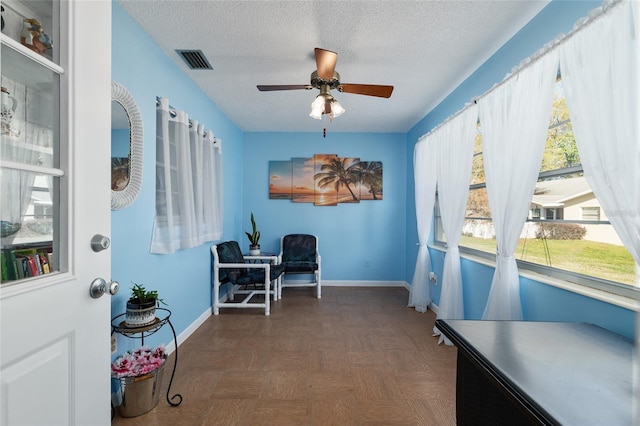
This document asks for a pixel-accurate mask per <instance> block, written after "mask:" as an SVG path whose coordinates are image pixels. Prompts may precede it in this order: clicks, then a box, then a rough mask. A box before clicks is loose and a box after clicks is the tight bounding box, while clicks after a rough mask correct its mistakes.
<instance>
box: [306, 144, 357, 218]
mask: <svg viewBox="0 0 640 426" xmlns="http://www.w3.org/2000/svg"><path fill="white" fill-rule="evenodd" d="M327 157H328V158H327ZM314 162H315V168H316V170H317V171H318V172H317V173H316V174H315V175H314V176H313V178H314V181H315V187H316V199H315V204H316V205H330V204H333V205H335V204H337V203H340V202H342V203H348V202H351V203H358V202H360V192H359V190H358V188H357V185H358V183H359V182H360V170H359V169H358V167H357V164H358V163H359V162H360V159H359V158H340V157H338V156H337V155H330V156H325V155H322V154H318V155H315V156H314ZM354 191H357V192H354Z"/></svg>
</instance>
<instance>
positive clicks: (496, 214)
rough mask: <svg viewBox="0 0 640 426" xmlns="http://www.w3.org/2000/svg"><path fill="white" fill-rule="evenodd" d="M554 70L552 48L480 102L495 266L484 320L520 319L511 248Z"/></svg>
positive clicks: (532, 179)
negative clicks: (494, 234)
mask: <svg viewBox="0 0 640 426" xmlns="http://www.w3.org/2000/svg"><path fill="white" fill-rule="evenodd" d="M557 70H558V54H557V49H554V50H552V51H549V52H547V53H545V54H544V55H543V56H542V57H540V58H538V59H537V60H536V61H535V62H534V63H531V64H530V65H528V66H527V68H525V69H524V70H522V71H519V72H518V73H517V74H515V75H512V76H509V77H507V79H506V80H505V81H504V82H503V83H501V84H500V86H498V87H496V88H494V89H493V90H492V91H491V92H490V93H489V94H487V95H486V96H484V97H483V98H482V99H480V100H479V101H478V110H479V116H480V125H481V126H482V147H483V157H484V170H485V177H486V184H487V194H488V198H489V207H490V209H491V217H492V219H493V225H494V228H495V233H496V247H497V253H496V270H495V272H494V275H493V280H492V282H491V290H490V291H489V299H488V301H487V305H486V306H485V310H484V313H483V315H482V319H485V320H521V319H522V306H521V303H520V282H519V276H518V266H517V264H516V259H515V257H514V251H515V249H516V246H517V244H518V239H519V237H520V233H521V231H522V227H523V225H524V222H525V220H526V218H527V213H528V210H529V208H530V203H531V199H532V197H533V191H534V189H535V185H536V181H537V178H538V173H539V171H540V164H541V162H542V154H543V152H544V145H545V140H546V134H547V128H548V126H549V118H550V116H551V105H552V101H553V90H554V84H555V79H556V75H557Z"/></svg>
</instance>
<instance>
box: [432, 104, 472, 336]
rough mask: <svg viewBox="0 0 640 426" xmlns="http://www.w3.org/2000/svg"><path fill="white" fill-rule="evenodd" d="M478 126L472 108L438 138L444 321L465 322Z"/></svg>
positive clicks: (445, 127)
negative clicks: (467, 222)
mask: <svg viewBox="0 0 640 426" xmlns="http://www.w3.org/2000/svg"><path fill="white" fill-rule="evenodd" d="M477 124H478V108H477V106H476V105H471V106H469V107H468V108H466V109H465V110H464V111H463V112H461V113H460V114H459V115H457V116H456V117H454V118H453V119H451V120H450V121H448V122H446V123H445V124H444V125H443V126H442V127H441V128H440V129H438V130H437V131H436V134H435V135H434V137H435V139H436V143H437V152H438V158H439V160H438V165H439V167H438V172H437V174H438V205H439V207H440V216H441V218H442V227H443V229H444V233H445V235H446V238H447V252H446V253H445V257H444V268H443V271H442V280H441V283H442V284H441V285H442V288H441V290H440V303H439V304H438V318H443V319H464V303H463V297H462V273H461V271H460V251H459V250H458V242H459V241H460V234H461V233H462V226H463V225H464V217H465V211H466V209H467V196H468V194H469V181H470V180H471V163H472V161H473V143H474V140H475V135H476V129H477ZM433 332H434V334H435V335H436V336H440V338H439V339H438V343H442V342H443V341H444V342H445V344H447V345H449V346H451V345H452V343H451V341H449V339H447V338H446V337H445V336H444V335H443V334H442V333H441V332H440V330H438V328H437V327H433Z"/></svg>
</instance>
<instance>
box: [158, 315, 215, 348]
mask: <svg viewBox="0 0 640 426" xmlns="http://www.w3.org/2000/svg"><path fill="white" fill-rule="evenodd" d="M210 316H211V307H208V308H207V310H206V311H204V312H203V313H202V315H200V316H199V317H198V318H196V320H195V321H194V322H192V323H191V324H190V325H189V326H188V327H187V328H186V329H185V330H184V331H183V332H182V333H180V334H179V335H178V336H177V337H178V346H180V345H181V344H182V342H184V341H185V340H187V339H188V338H189V336H191V335H192V334H193V333H194V332H195V331H196V330H197V329H198V327H200V326H201V325H202V324H204V322H205V321H206V320H207V319H208V318H209V317H210ZM166 349H167V354H171V353H173V351H174V350H175V349H176V342H174V341H172V342H171V343H169V344H168V345H167V348H166Z"/></svg>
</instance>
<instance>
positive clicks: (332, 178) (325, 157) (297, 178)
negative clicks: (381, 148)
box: [269, 154, 382, 206]
mask: <svg viewBox="0 0 640 426" xmlns="http://www.w3.org/2000/svg"><path fill="white" fill-rule="evenodd" d="M269 198H270V199H274V200H287V199H290V200H291V201H292V202H294V203H314V204H315V205H316V206H337V205H338V204H340V203H359V202H360V201H361V200H372V201H377V200H382V162H380V161H361V160H360V158H358V157H338V155H336V154H315V155H314V156H313V158H292V159H291V160H290V161H269Z"/></svg>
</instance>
